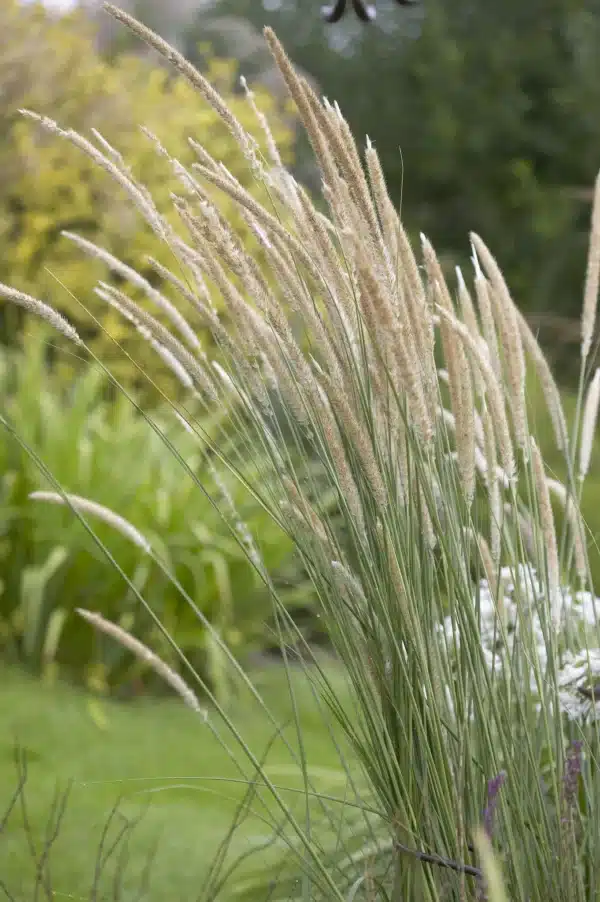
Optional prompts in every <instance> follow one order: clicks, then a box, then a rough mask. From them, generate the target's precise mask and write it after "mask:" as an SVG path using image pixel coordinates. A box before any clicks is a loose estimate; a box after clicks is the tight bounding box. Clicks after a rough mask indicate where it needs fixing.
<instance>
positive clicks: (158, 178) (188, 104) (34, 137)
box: [0, 0, 293, 388]
mask: <svg viewBox="0 0 600 902" xmlns="http://www.w3.org/2000/svg"><path fill="white" fill-rule="evenodd" d="M0 6H1V8H0V34H1V35H2V42H1V45H0V131H1V133H2V146H1V147H0V241H1V243H2V256H1V259H0V281H4V282H7V281H8V282H10V283H11V284H12V285H14V286H15V287H17V288H19V289H21V290H23V291H27V292H30V293H33V294H34V295H36V296H38V297H48V296H49V295H50V296H52V298H53V301H54V302H55V304H56V306H58V307H59V308H60V309H61V311H63V312H64V313H66V314H68V316H69V318H70V319H71V320H72V321H74V322H75V323H76V324H77V325H78V327H79V328H80V330H81V331H82V333H83V334H84V335H85V336H86V338H87V340H88V343H89V345H90V347H91V348H92V350H93V351H95V352H96V353H97V354H98V355H100V356H101V357H102V359H103V360H104V361H105V362H106V363H109V364H110V367H111V370H112V372H113V374H114V375H115V376H116V377H117V378H119V379H120V380H121V381H125V382H127V383H128V384H131V383H132V382H136V381H138V382H139V380H138V379H137V373H138V371H137V370H136V368H135V367H134V366H133V365H132V363H131V361H130V360H129V359H128V358H127V356H126V354H130V355H131V356H132V357H133V358H134V359H135V360H136V361H137V362H138V363H140V362H141V363H143V365H144V366H145V367H146V368H147V369H150V368H151V367H152V364H153V363H154V357H153V356H152V355H151V354H150V355H149V354H148V351H147V348H146V347H145V343H144V342H142V341H141V340H140V339H139V336H137V334H135V333H132V332H131V330H129V329H127V328H124V327H123V322H122V320H121V319H120V318H119V316H118V315H117V314H116V313H115V312H114V311H113V310H112V308H110V307H107V306H106V305H105V304H103V303H101V302H100V301H99V300H98V298H97V297H95V295H94V294H93V292H92V289H93V287H94V285H95V283H96V281H97V279H98V278H99V277H100V276H101V275H102V276H103V277H106V273H105V268H104V266H103V265H102V264H101V263H99V262H98V261H96V262H91V261H89V260H85V259H84V258H83V257H82V255H81V253H80V251H79V250H78V248H76V247H74V245H73V244H72V243H71V242H70V241H69V240H67V239H66V238H65V237H63V236H62V234H61V231H62V230H63V229H71V230H73V231H77V232H78V234H81V235H83V236H85V237H86V238H88V239H90V240H93V241H95V242H96V243H98V244H99V245H101V246H102V247H104V248H106V249H107V250H109V251H112V252H113V253H117V254H118V256H120V258H121V259H122V260H124V261H125V262H126V263H128V264H130V265H131V266H133V267H135V268H136V269H137V270H139V271H140V272H142V273H143V274H144V275H145V276H147V277H148V278H150V280H151V281H152V282H153V284H155V285H156V284H158V283H160V279H159V278H158V277H157V275H156V273H155V272H154V271H153V270H152V268H151V267H150V266H149V264H148V262H147V260H146V256H147V255H151V256H153V257H154V258H156V259H157V260H158V261H159V262H161V263H162V264H166V265H170V264H171V263H172V255H171V253H170V251H169V249H168V247H167V246H166V245H165V244H164V243H163V242H161V240H159V238H158V237H157V236H156V235H155V234H154V233H153V231H152V229H151V228H150V227H149V225H148V224H147V223H146V222H144V220H143V218H142V217H141V216H139V215H138V214H137V213H136V212H135V211H134V210H132V208H131V207H130V206H129V204H128V202H127V198H126V196H125V195H123V196H121V197H120V198H118V197H115V194H114V191H113V187H112V183H111V180H110V178H109V177H108V176H107V174H106V173H105V172H104V171H102V170H101V169H100V168H98V167H97V166H95V165H94V164H93V163H92V162H91V161H90V160H88V159H87V158H86V157H85V156H84V155H83V154H81V153H80V152H79V151H78V150H76V149H75V148H73V147H70V146H69V145H68V144H67V143H66V142H64V141H61V140H59V139H57V138H56V137H54V136H49V135H47V134H45V133H44V132H43V131H42V130H41V129H40V128H39V127H38V126H37V124H36V123H32V122H31V121H29V120H27V119H25V118H24V117H23V116H22V115H21V114H20V113H19V110H20V109H21V108H27V109H32V110H35V112H36V113H39V114H42V115H44V114H45V115H51V116H52V117H53V118H55V119H57V120H58V122H59V124H60V125H62V126H64V127H65V128H74V129H77V130H78V131H80V132H82V133H83V134H84V135H86V136H87V137H88V138H91V137H92V134H91V129H96V130H97V131H98V132H100V134H101V135H102V136H103V137H104V138H105V139H106V140H108V141H109V142H111V143H113V144H114V145H115V146H116V148H117V149H118V151H119V152H121V153H122V154H123V156H124V158H125V159H126V161H127V165H128V166H131V168H132V170H133V172H134V173H135V175H136V176H137V177H139V178H140V179H141V181H142V182H150V183H152V184H153V185H154V186H155V188H156V191H155V194H154V197H153V200H154V202H155V203H156V205H157V207H158V209H159V210H161V211H162V212H164V211H165V209H170V194H171V192H172V191H173V190H175V188H176V187H177V186H179V183H178V182H177V181H176V180H175V178H174V175H173V173H172V171H171V169H170V165H169V163H168V162H167V161H166V160H164V159H159V158H158V157H157V154H156V150H155V147H154V145H153V143H152V142H151V141H150V140H149V138H148V137H146V136H145V135H144V134H142V132H141V131H140V130H138V129H136V128H134V129H132V128H131V127H130V125H129V123H130V122H131V121H132V120H135V121H136V122H138V123H139V124H140V125H143V126H145V128H147V129H149V131H150V132H152V133H153V134H155V135H156V136H157V138H158V139H159V140H160V141H162V142H163V143H164V145H165V148H166V149H167V150H168V151H169V153H170V154H172V155H173V156H174V157H176V158H177V159H179V160H180V161H181V162H182V163H183V164H184V165H187V166H189V165H190V164H191V163H192V162H193V160H194V159H196V156H195V154H194V151H193V150H192V148H191V147H190V145H189V142H188V136H189V135H191V134H195V135H198V136H201V139H202V142H203V144H204V146H205V147H206V148H207V149H208V150H209V151H210V152H211V153H212V154H213V155H214V156H215V157H216V158H217V159H219V160H220V161H222V162H223V163H224V164H225V165H226V166H227V167H228V168H229V169H230V171H231V172H232V173H233V174H235V175H236V176H237V177H239V179H240V181H241V183H242V184H243V185H244V186H245V187H247V188H249V189H250V190H252V191H253V192H255V193H256V195H257V197H259V198H261V199H263V200H264V199H265V198H266V193H265V190H264V187H262V186H260V185H258V184H257V183H255V181H254V179H253V176H252V174H251V173H249V172H248V171H247V170H246V169H245V168H242V167H240V164H239V158H238V157H237V152H236V145H235V142H234V140H233V138H232V136H231V134H230V132H229V131H228V129H227V126H226V125H225V124H224V123H223V122H222V121H221V119H220V118H219V116H218V115H217V114H216V113H215V111H214V110H212V109H211V108H210V107H209V106H208V105H207V104H205V103H203V102H202V99H201V98H200V96H199V94H198V92H196V91H195V90H194V89H193V88H192V87H191V86H190V85H189V84H188V83H187V82H185V81H184V80H183V79H182V78H180V77H173V75H172V74H170V73H169V72H168V70H166V69H165V68H164V67H159V66H158V65H157V64H156V62H155V63H154V64H152V63H151V62H150V61H149V60H147V59H142V58H139V57H136V56H133V55H127V56H121V57H117V58H116V59H115V60H114V61H113V62H112V63H109V62H107V61H105V60H103V59H102V58H101V57H99V55H98V53H97V52H96V49H95V47H94V42H93V32H92V30H91V27H90V25H89V23H88V22H87V21H86V18H85V16H84V14H83V13H80V14H73V15H71V16H68V17H61V18H56V17H55V16H53V15H52V14H51V13H50V12H48V11H46V10H45V9H44V7H43V6H42V5H40V4H29V5H24V4H21V3H19V2H18V0H5V2H3V3H2V4H1V5H0ZM207 66H208V76H209V78H210V79H211V81H212V82H213V83H215V84H216V85H218V86H219V87H220V89H221V90H222V91H223V94H224V96H226V97H227V99H228V102H229V104H230V106H231V108H232V110H233V112H234V113H235V115H236V116H237V117H238V118H239V120H240V121H241V122H242V123H243V124H244V126H245V127H247V128H248V129H249V130H250V131H251V132H252V133H253V134H254V135H255V137H256V139H257V141H258V142H259V144H260V145H261V146H264V137H263V136H262V134H261V132H260V129H259V127H258V126H257V123H256V120H255V117H254V114H253V112H252V110H251V109H250V106H249V105H248V103H247V101H246V100H245V98H243V97H242V96H240V95H239V93H238V94H235V93H234V91H233V80H234V73H235V66H234V64H233V63H229V62H227V61H224V60H213V61H212V62H211V61H209V62H208V63H207ZM41 73H43V77H41ZM256 102H257V104H258V106H259V107H260V109H261V110H263V111H265V112H268V113H269V114H270V116H271V119H272V118H273V117H275V118H276V119H277V124H276V127H275V131H276V132H277V136H278V139H279V140H280V142H281V145H282V152H283V156H284V158H289V154H290V153H291V146H292V139H293V135H292V131H291V130H290V128H289V126H288V124H286V123H289V121H290V120H289V116H288V117H287V118H286V116H285V115H284V111H283V110H282V111H281V115H279V114H278V113H277V112H276V109H275V102H274V101H273V100H272V98H271V97H270V96H269V95H268V94H267V93H266V92H264V91H258V92H257V94H256ZM179 187H180V186H179ZM209 193H210V192H209ZM212 194H213V196H214V195H215V192H212ZM218 206H219V209H220V211H221V212H222V213H223V214H224V215H225V216H226V217H227V218H228V219H231V220H232V221H234V222H235V225H236V229H237V232H238V234H239V235H240V237H241V239H242V241H243V243H244V244H245V245H247V246H248V247H249V248H253V249H254V251H257V248H258V245H257V242H256V240H255V238H254V236H253V235H252V233H251V231H250V229H249V227H248V225H247V224H246V223H245V221H244V220H243V218H242V217H241V216H239V215H238V214H237V212H236V210H235V206H234V204H233V203H231V202H229V201H226V200H225V201H223V199H220V200H219V201H218ZM172 218H173V217H171V219H172ZM56 279H59V280H60V282H61V283H62V285H63V286H64V288H62V289H61V288H59V286H58V284H57V281H56ZM109 281H113V284H114V283H116V284H118V283H119V281H122V280H119V279H117V278H116V277H115V279H114V280H111V279H110V278H109ZM167 293H168V290H167ZM82 305H83V307H82ZM84 307H86V308H88V309H89V310H91V312H92V313H93V315H94V316H95V317H97V318H98V320H99V325H96V324H95V323H94V322H93V320H92V319H91V317H90V316H89V315H88V314H87V313H86V312H85V310H84V309H83V308H84ZM159 315H160V312H159ZM21 322H22V318H21V317H19V316H16V315H15V311H14V310H11V309H10V307H7V305H6V304H5V303H4V302H3V301H0V336H3V337H4V340H5V341H6V340H9V341H12V340H13V339H14V337H15V333H16V332H18V329H19V327H20V324H21ZM199 335H200V338H201V339H202V330H201V329H199ZM111 338H114V339H116V340H117V341H119V342H121V343H122V344H123V346H124V348H125V351H126V354H123V353H122V352H120V351H119V350H118V349H117V348H116V347H115V345H114V343H113V341H111ZM65 362H66V361H64V360H62V361H61V363H62V365H63V366H64V365H65ZM155 378H156V379H157V380H158V381H159V382H160V384H161V387H163V388H164V387H165V386H166V385H169V386H170V387H172V385H171V383H170V382H169V381H168V380H167V379H166V376H165V373H164V372H160V373H157V374H155ZM161 380H162V381H161ZM143 385H144V388H147V382H144V383H143Z"/></svg>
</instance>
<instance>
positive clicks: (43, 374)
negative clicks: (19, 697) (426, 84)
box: [0, 330, 310, 686]
mask: <svg viewBox="0 0 600 902" xmlns="http://www.w3.org/2000/svg"><path fill="white" fill-rule="evenodd" d="M46 347H47V344H46V342H45V339H44V333H40V332H39V330H34V332H33V333H32V334H31V335H29V336H28V338H27V340H26V343H25V347H24V350H23V351H22V352H21V351H11V352H8V351H3V352H2V354H1V356H0V396H2V398H3V399H5V400H4V404H3V407H2V411H1V414H2V417H3V418H4V419H5V420H6V421H7V422H8V424H10V428H11V430H14V431H15V432H16V433H17V434H18V437H19V439H20V441H21V442H23V443H25V444H26V445H28V446H29V448H31V449H33V451H34V452H35V453H36V454H37V455H38V456H39V457H40V458H41V460H42V461H43V463H44V465H45V466H46V467H47V468H48V470H49V471H50V472H51V473H52V476H53V478H54V479H55V480H56V481H57V482H58V483H59V484H60V486H61V487H62V488H63V489H64V490H65V491H68V492H71V493H74V494H78V495H82V496H85V497H87V498H91V499H93V500H94V501H96V502H98V503H101V504H103V505H105V506H107V507H109V508H111V509H112V510H115V511H118V512H119V513H120V514H121V515H122V516H123V517H125V518H126V519H127V520H129V521H130V522H131V523H132V524H134V525H135V526H136V527H137V529H138V530H139V531H140V532H141V533H142V534H143V535H144V536H145V537H146V538H147V539H148V540H149V541H150V542H151V544H152V546H153V547H154V548H155V549H157V552H158V555H159V557H160V558H162V559H163V560H164V561H165V562H166V564H167V567H168V568H169V570H170V571H172V573H173V574H174V575H175V577H176V578H177V579H178V580H179V581H180V583H181V584H182V586H183V588H184V589H185V591H186V592H187V593H189V596H190V597H191V599H192V600H193V602H194V603H195V604H196V605H197V606H198V607H199V609H200V610H201V612H202V613H203V614H204V615H205V616H206V617H208V619H209V620H210V621H211V622H212V623H213V624H214V625H215V626H216V627H217V628H218V629H219V632H220V634H221V635H222V636H223V638H224V639H225V641H226V642H227V643H228V644H229V645H230V647H231V648H233V649H235V650H236V654H242V655H243V654H244V653H247V652H249V651H250V650H251V649H261V648H262V647H263V646H264V644H265V643H266V644H273V642H274V641H276V640H274V639H273V637H272V635H271V634H270V628H269V622H270V620H271V602H270V598H269V593H268V592H267V590H266V589H265V587H264V583H263V582H262V580H261V579H260V578H259V577H258V575H257V573H256V571H255V570H254V568H253V566H252V564H251V563H250V562H249V561H248V559H247V558H246V555H245V552H244V549H243V547H241V546H240V542H239V541H238V539H237V538H236V529H237V528H238V527H239V523H238V522H236V521H235V520H234V522H233V523H232V522H231V518H229V520H228V522H225V521H224V519H223V516H222V514H221V513H219V510H218V509H217V508H216V507H215V506H214V505H213V503H212V502H211V500H210V499H211V498H212V499H213V500H215V502H216V503H217V505H218V506H221V505H222V502H223V498H222V497H221V495H220V492H219V489H218V487H217V485H216V483H215V477H214V475H213V470H212V469H211V464H210V463H209V462H208V461H207V459H205V457H204V451H205V448H204V447H203V446H202V444H201V443H199V441H198V439H197V437H196V436H191V435H189V434H188V433H187V432H185V433H184V432H182V430H181V426H180V423H179V421H178V420H177V419H176V417H175V415H174V414H173V412H172V411H163V414H162V415H159V416H158V417H156V418H155V419H154V420H153V422H154V424H155V425H156V424H157V423H158V424H159V426H160V428H161V429H163V430H164V433H165V435H166V436H167V437H168V439H169V440H170V441H172V442H173V444H174V446H175V447H176V449H177V452H178V453H179V454H180V455H181V457H182V458H183V460H184V461H185V464H186V465H187V467H188V468H189V472H188V475H187V476H186V474H185V472H184V471H183V469H182V465H181V464H180V463H179V462H178V461H177V459H176V457H175V456H174V454H173V453H172V452H171V451H170V450H169V448H168V447H167V446H166V445H165V443H164V440H163V439H162V438H161V437H160V436H159V435H158V434H157V433H156V432H155V431H154V430H153V429H152V427H151V426H150V425H149V424H148V422H146V421H145V420H144V419H143V417H142V416H140V415H138V414H137V413H136V411H135V409H134V407H133V406H132V405H131V403H130V402H129V401H128V400H126V399H125V398H124V397H123V396H120V397H118V398H117V399H116V400H114V399H113V400H107V391H106V390H107V380H106V379H105V377H103V375H102V373H101V372H100V371H98V370H96V369H92V368H88V369H87V370H86V371H85V372H84V373H83V375H82V376H81V377H80V378H79V379H78V380H77V381H76V382H74V383H72V384H71V385H70V386H69V387H68V388H66V387H65V386H64V384H63V383H62V380H61V379H60V378H59V377H58V376H57V375H56V374H55V373H53V372H52V371H50V370H49V369H48V367H47V365H46V362H45V349H46ZM222 421H223V415H222V414H219V413H215V414H213V415H207V414H204V415H203V416H202V417H201V418H200V419H199V427H198V428H200V429H201V430H205V431H206V434H207V436H211V441H212V440H214V439H215V438H216V437H217V436H218V435H219V434H220V431H221V429H222ZM231 450H232V449H230V451H231ZM213 466H214V472H219V468H218V467H217V466H215V465H213ZM240 466H241V469H242V471H245V472H246V476H247V477H248V478H250V477H251V473H252V471H253V469H255V465H254V463H253V461H252V460H251V459H250V458H249V457H246V459H245V460H244V459H243V457H242V459H241V463H240ZM220 475H221V477H222V479H223V481H224V483H225V485H226V487H227V488H228V489H229V491H230V492H231V495H232V497H233V501H234V503H235V506H236V509H237V511H238V513H239V517H240V522H242V523H244V524H246V525H247V527H248V528H249V529H250V530H251V531H252V534H253V535H255V536H258V537H259V542H260V552H261V554H262V556H263V558H264V560H265V562H266V564H267V566H268V567H269V569H270V570H271V571H272V572H273V573H274V574H275V581H276V583H277V581H278V580H279V582H282V583H283V585H282V589H283V592H284V595H285V596H286V597H287V598H288V600H289V602H290V605H294V604H304V605H306V604H309V603H310V598H309V596H308V595H307V593H306V592H305V591H303V589H302V587H301V585H299V572H298V569H297V567H296V566H295V565H294V563H293V559H292V557H291V551H292V546H291V542H290V541H289V539H288V538H287V537H286V536H285V535H284V534H283V533H282V531H281V530H280V529H279V528H278V527H277V526H276V525H275V524H274V522H273V520H272V518H271V517H269V516H268V515H267V514H266V513H264V511H263V509H262V508H261V507H260V505H259V504H258V503H257V502H255V501H254V500H253V499H252V498H251V496H250V495H249V494H248V493H247V492H245V491H244V490H243V489H242V488H241V486H240V483H239V481H237V480H233V479H232V477H231V476H226V475H225V474H220ZM48 488H50V489H52V488H53V485H52V484H50V483H49V482H48V480H47V479H45V478H44V476H43V475H42V473H40V472H39V470H38V468H37V466H36V464H35V462H34V461H33V460H32V458H31V457H30V455H29V454H28V453H27V452H26V451H25V450H24V449H23V447H22V446H21V445H20V444H19V442H18V441H17V440H16V439H15V438H14V437H12V436H11V434H10V433H7V432H6V431H3V434H2V436H1V441H0V642H1V643H2V646H3V647H4V649H5V650H7V649H8V648H11V649H12V651H13V654H15V655H16V656H17V657H18V658H20V659H22V660H25V661H26V662H27V664H28V665H30V666H32V667H34V668H35V669H38V670H40V669H42V670H46V671H47V670H48V668H51V670H53V669H55V668H56V667H59V668H61V669H62V670H63V671H64V672H65V673H66V674H68V675H70V676H72V677H74V678H77V679H80V680H87V681H88V682H89V681H92V682H93V683H94V684H95V685H100V686H102V685H105V684H107V685H115V684H117V683H120V682H122V681H124V680H127V681H129V680H130V679H131V678H132V675H133V673H134V672H137V671H136V670H135V668H133V669H132V667H131V666H130V658H129V657H128V656H127V655H124V654H122V653H121V652H119V650H118V649H117V648H116V647H115V645H114V643H111V642H108V641H106V642H101V643H100V645H97V644H94V643H92V641H91V640H92V635H91V631H90V630H89V627H87V626H86V624H84V623H82V622H81V620H80V619H79V618H77V617H75V616H73V610H74V608H76V607H77V606H83V607H91V608H93V609H95V610H98V611H100V612H101V613H102V614H104V615H105V616H107V617H111V618H112V619H115V620H116V621H118V622H120V623H121V624H123V625H126V626H127V627H128V628H129V627H132V628H135V629H136V631H137V632H138V634H139V635H140V636H141V637H142V638H143V639H144V640H145V641H146V642H147V643H149V644H150V646H151V647H153V648H154V649H155V650H156V649H157V650H160V652H161V653H162V654H167V656H168V658H169V660H170V661H171V662H172V663H174V664H176V663H177V661H176V660H175V659H173V658H172V653H171V652H170V650H169V648H168V647H167V646H166V645H165V642H164V640H162V639H161V637H160V635H159V633H158V631H157V629H156V628H155V627H153V625H152V624H151V622H150V621H149V618H148V617H147V615H145V614H144V612H143V611H141V610H140V608H139V606H138V604H137V603H136V600H135V598H134V597H133V594H132V593H131V591H130V590H128V587H127V586H126V584H125V582H124V581H123V579H122V578H121V577H120V576H119V574H118V573H117V572H116V570H115V569H114V568H113V567H111V566H110V565H109V564H108V561H107V560H106V558H105V556H104V554H103V553H102V551H101V550H100V549H99V548H98V547H97V545H96V544H95V542H94V540H93V539H92V538H91V537H90V536H89V535H88V534H87V533H86V531H85V529H84V527H83V526H82V524H81V523H80V522H79V521H78V520H77V519H76V518H74V517H73V514H72V512H71V511H69V510H65V509H64V508H57V507H56V506H53V505H47V504H42V503H39V502H35V501H32V500H29V497H28V496H29V494H30V493H31V492H32V491H34V490H37V489H48ZM92 525H93V527H94V530H95V532H96V534H97V535H98V537H99V538H100V539H101V540H102V541H103V542H105V543H106V545H107V547H108V549H109V551H110V553H111V555H113V556H114V559H115V560H116V562H117V563H118V564H119V566H120V567H121V568H122V569H123V570H124V572H125V573H126V575H127V576H128V577H129V579H131V580H132V582H133V583H134V584H135V586H136V587H137V589H138V590H139V591H140V592H142V593H143V595H144V597H145V598H146V600H147V601H148V602H149V603H150V605H151V606H152V609H153V610H154V611H155V613H156V614H157V616H158V617H159V619H160V621H161V622H162V623H163V624H165V625H166V626H167V627H168V629H169V630H170V631H172V633H173V635H174V636H175V637H176V638H177V641H178V643H180V644H181V646H182V648H184V649H185V651H186V654H188V655H189V656H190V658H191V660H192V661H194V663H195V665H196V666H198V667H199V668H200V670H201V671H202V672H203V673H204V675H205V676H207V677H208V678H209V682H210V681H212V682H213V683H214V682H218V680H219V662H220V658H219V649H218V647H217V646H216V645H215V643H214V642H212V641H211V639H210V636H209V635H208V634H207V633H206V631H205V630H204V629H203V627H202V625H201V624H200V623H199V622H198V619H197V617H196V616H195V614H194V613H193V611H192V610H191V609H190V608H189V606H188V605H187V604H186V602H185V601H184V599H183V598H182V597H181V595H180V594H179V592H178V591H177V589H176V588H175V587H174V585H173V583H172V581H171V580H170V579H169V578H168V577H166V576H165V574H164V573H162V572H161V570H160V569H159V567H158V566H157V565H156V564H155V563H153V561H152V560H150V559H149V558H148V557H147V556H146V555H145V554H144V553H143V552H142V551H140V550H139V549H138V548H136V547H135V546H134V545H132V543H131V542H130V541H128V540H127V539H126V538H125V537H123V536H122V535H120V534H119V533H117V532H115V531H114V530H113V529H111V528H110V527H109V526H107V525H105V524H103V523H98V521H97V520H94V522H93V524H92ZM230 530H233V531H230ZM277 573H278V576H277Z"/></svg>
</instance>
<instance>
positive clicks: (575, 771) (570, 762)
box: [562, 739, 583, 812]
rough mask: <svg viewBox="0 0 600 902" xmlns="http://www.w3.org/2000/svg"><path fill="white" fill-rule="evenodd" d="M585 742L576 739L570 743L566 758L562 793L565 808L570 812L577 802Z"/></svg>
mask: <svg viewBox="0 0 600 902" xmlns="http://www.w3.org/2000/svg"><path fill="white" fill-rule="evenodd" d="M582 749H583V742H582V741H581V739H574V740H573V741H572V742H571V744H570V745H569V750H568V751H567V757H566V760H565V770H564V773H563V778H562V794H563V801H564V805H565V809H566V811H567V812H570V811H572V810H573V808H575V806H576V803H577V790H578V787H579V774H580V773H581V752H582Z"/></svg>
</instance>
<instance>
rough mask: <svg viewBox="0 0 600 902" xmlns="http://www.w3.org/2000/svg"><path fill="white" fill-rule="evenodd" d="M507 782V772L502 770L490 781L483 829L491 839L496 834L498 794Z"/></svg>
mask: <svg viewBox="0 0 600 902" xmlns="http://www.w3.org/2000/svg"><path fill="white" fill-rule="evenodd" d="M505 782H506V771H505V770H501V771H500V773H499V774H498V775H497V776H495V777H493V778H492V779H491V780H488V785H487V802H486V806H485V808H484V810H483V829H484V830H485V832H486V833H487V835H488V837H489V839H492V836H493V834H494V816H495V814H496V807H497V805H498V793H499V792H500V790H501V789H502V787H503V786H504V783H505Z"/></svg>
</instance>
